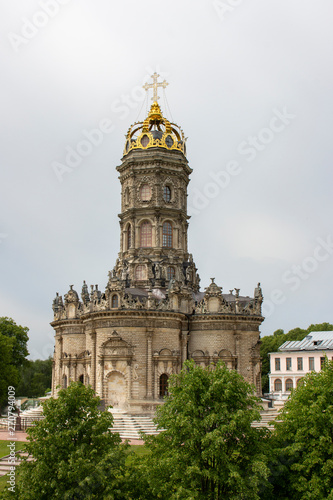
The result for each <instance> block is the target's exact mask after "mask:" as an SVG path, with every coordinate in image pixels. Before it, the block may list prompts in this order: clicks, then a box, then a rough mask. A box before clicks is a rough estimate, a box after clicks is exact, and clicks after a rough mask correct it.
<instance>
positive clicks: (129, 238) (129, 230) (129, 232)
mask: <svg viewBox="0 0 333 500" xmlns="http://www.w3.org/2000/svg"><path fill="white" fill-rule="evenodd" d="M126 240H127V241H126V243H127V244H126V248H127V250H129V249H130V248H131V246H132V228H131V224H128V226H127V231H126Z"/></svg>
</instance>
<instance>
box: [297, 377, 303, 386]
mask: <svg viewBox="0 0 333 500" xmlns="http://www.w3.org/2000/svg"><path fill="white" fill-rule="evenodd" d="M302 384H303V378H299V379H298V380H297V382H296V387H299V386H300V385H302Z"/></svg>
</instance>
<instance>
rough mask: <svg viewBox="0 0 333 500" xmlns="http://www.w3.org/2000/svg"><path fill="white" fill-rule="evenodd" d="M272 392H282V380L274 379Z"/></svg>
mask: <svg viewBox="0 0 333 500" xmlns="http://www.w3.org/2000/svg"><path fill="white" fill-rule="evenodd" d="M274 392H282V381H281V379H280V378H277V379H275V380H274Z"/></svg>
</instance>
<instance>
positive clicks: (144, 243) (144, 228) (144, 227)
mask: <svg viewBox="0 0 333 500" xmlns="http://www.w3.org/2000/svg"><path fill="white" fill-rule="evenodd" d="M151 241H152V226H151V223H150V222H148V221H145V222H143V223H142V224H141V227H140V247H141V248H147V247H151V246H152V243H151Z"/></svg>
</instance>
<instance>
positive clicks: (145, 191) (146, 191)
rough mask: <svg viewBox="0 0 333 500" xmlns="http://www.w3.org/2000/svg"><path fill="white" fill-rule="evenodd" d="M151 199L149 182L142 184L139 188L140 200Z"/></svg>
mask: <svg viewBox="0 0 333 500" xmlns="http://www.w3.org/2000/svg"><path fill="white" fill-rule="evenodd" d="M150 199H151V187H150V186H149V184H143V185H142V186H141V188H140V200H141V201H149V200H150Z"/></svg>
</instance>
